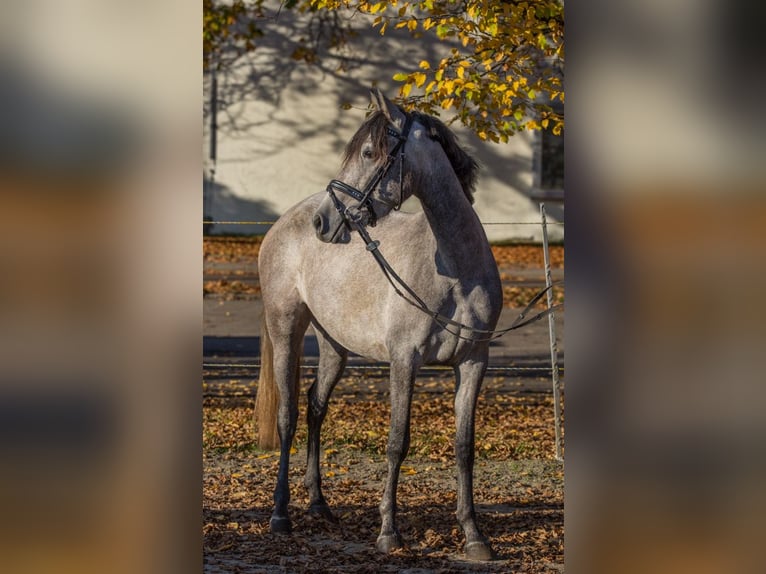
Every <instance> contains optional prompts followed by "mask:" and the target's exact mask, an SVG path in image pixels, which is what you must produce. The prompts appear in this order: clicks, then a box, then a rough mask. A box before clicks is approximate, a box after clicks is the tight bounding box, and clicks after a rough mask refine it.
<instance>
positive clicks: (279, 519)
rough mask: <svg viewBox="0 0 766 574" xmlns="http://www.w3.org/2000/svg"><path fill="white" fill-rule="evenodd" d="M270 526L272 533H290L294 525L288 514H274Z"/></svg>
mask: <svg viewBox="0 0 766 574" xmlns="http://www.w3.org/2000/svg"><path fill="white" fill-rule="evenodd" d="M269 528H270V529H271V533H272V534H290V532H292V527H291V526H290V519H289V518H288V517H287V516H272V517H271V520H269Z"/></svg>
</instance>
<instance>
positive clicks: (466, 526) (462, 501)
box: [455, 358, 496, 560]
mask: <svg viewBox="0 0 766 574" xmlns="http://www.w3.org/2000/svg"><path fill="white" fill-rule="evenodd" d="M486 369H487V361H486V358H484V359H482V360H469V361H465V362H463V363H461V364H460V365H458V366H457V367H456V368H455V377H456V380H457V392H456V394H455V426H456V435H455V458H456V460H457V519H458V522H459V523H460V527H461V528H462V529H463V533H464V534H465V555H466V557H467V558H468V559H470V560H492V559H494V558H495V557H496V556H495V553H494V551H493V550H492V547H491V546H490V544H489V541H488V540H487V539H486V538H485V537H484V536H483V535H482V533H481V532H480V531H479V527H478V526H477V525H476V510H475V509H474V504H473V463H474V432H475V431H474V429H475V423H474V417H475V413H476V401H477V399H478V396H479V390H480V389H481V382H482V380H483V378H484V372H485V371H486Z"/></svg>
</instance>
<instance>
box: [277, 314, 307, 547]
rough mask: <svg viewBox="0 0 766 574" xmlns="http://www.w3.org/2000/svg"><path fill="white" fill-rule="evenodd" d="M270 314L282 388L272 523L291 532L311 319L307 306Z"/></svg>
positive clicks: (279, 385) (283, 530) (281, 529)
mask: <svg viewBox="0 0 766 574" xmlns="http://www.w3.org/2000/svg"><path fill="white" fill-rule="evenodd" d="M275 315H278V314H277V313H270V314H269V315H267V320H268V321H269V323H268V327H269V331H270V333H271V341H272V345H273V349H274V351H273V353H274V354H273V363H274V378H275V381H276V384H277V387H278V389H279V412H278V414H277V428H278V430H279V446H280V456H279V474H278V476H277V486H276V489H275V490H274V512H273V513H272V515H271V520H270V521H269V526H270V528H271V531H272V532H274V533H289V532H290V530H291V527H290V518H289V516H288V512H287V505H288V504H289V502H290V482H289V471H290V448H291V446H292V444H293V437H294V436H295V428H296V426H297V422H298V394H297V393H298V390H299V389H298V387H299V381H300V378H299V375H300V373H299V372H298V370H299V367H300V355H301V350H302V346H303V334H304V333H305V332H306V328H307V327H308V322H309V318H310V316H309V314H308V310H307V309H305V307H303V306H300V307H299V308H296V309H292V310H291V312H290V313H284V314H279V315H278V316H276V317H275Z"/></svg>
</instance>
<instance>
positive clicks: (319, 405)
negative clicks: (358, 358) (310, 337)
mask: <svg viewBox="0 0 766 574" xmlns="http://www.w3.org/2000/svg"><path fill="white" fill-rule="evenodd" d="M316 333H317V339H318V341H319V368H318V369H317V377H316V380H315V381H314V384H313V385H311V388H310V389H309V401H308V402H309V404H308V412H307V415H306V418H307V422H308V429H309V436H308V449H307V450H308V453H307V460H306V477H305V479H304V481H303V484H304V485H305V486H306V489H307V490H308V493H309V500H310V506H309V512H310V513H312V514H317V515H319V516H322V517H324V518H326V519H328V520H333V521H334V520H335V517H334V516H333V514H332V512H331V511H330V507H329V506H328V505H327V501H326V500H325V498H324V496H323V495H322V478H321V475H320V472H319V446H320V435H321V431H322V422H323V421H324V418H325V415H326V414H327V404H328V402H329V400H330V395H331V394H332V390H333V389H334V388H335V385H336V384H337V382H338V380H339V379H340V377H341V375H342V374H343V368H344V367H345V366H346V358H347V357H348V351H346V350H345V349H343V348H342V347H341V346H340V345H337V344H335V343H334V342H333V341H331V340H329V339H327V338H326V335H323V334H321V333H320V331H319V330H318V329H316Z"/></svg>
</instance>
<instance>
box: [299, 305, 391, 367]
mask: <svg viewBox="0 0 766 574" xmlns="http://www.w3.org/2000/svg"><path fill="white" fill-rule="evenodd" d="M334 303H336V304H330V305H328V304H327V302H326V301H323V302H322V304H321V305H318V306H314V307H313V308H312V306H311V304H309V309H311V312H312V315H313V316H314V320H315V321H316V322H317V323H318V324H319V325H320V326H321V328H322V329H323V330H324V331H325V332H326V333H327V334H328V335H329V336H330V338H331V339H333V340H334V341H335V342H336V343H338V344H339V345H341V346H342V347H343V348H345V349H348V350H349V351H351V352H352V353H355V354H357V355H360V356H362V357H366V358H368V359H374V360H376V361H389V360H390V357H389V354H388V348H387V347H386V340H385V339H386V337H385V335H386V327H385V325H384V324H383V321H382V320H381V319H382V316H381V315H380V311H379V310H378V312H377V314H376V313H372V312H370V310H369V309H365V308H358V309H354V308H353V302H351V303H348V302H347V303H346V305H340V304H338V302H337V301H336V302H334ZM349 305H350V307H351V308H349Z"/></svg>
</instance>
